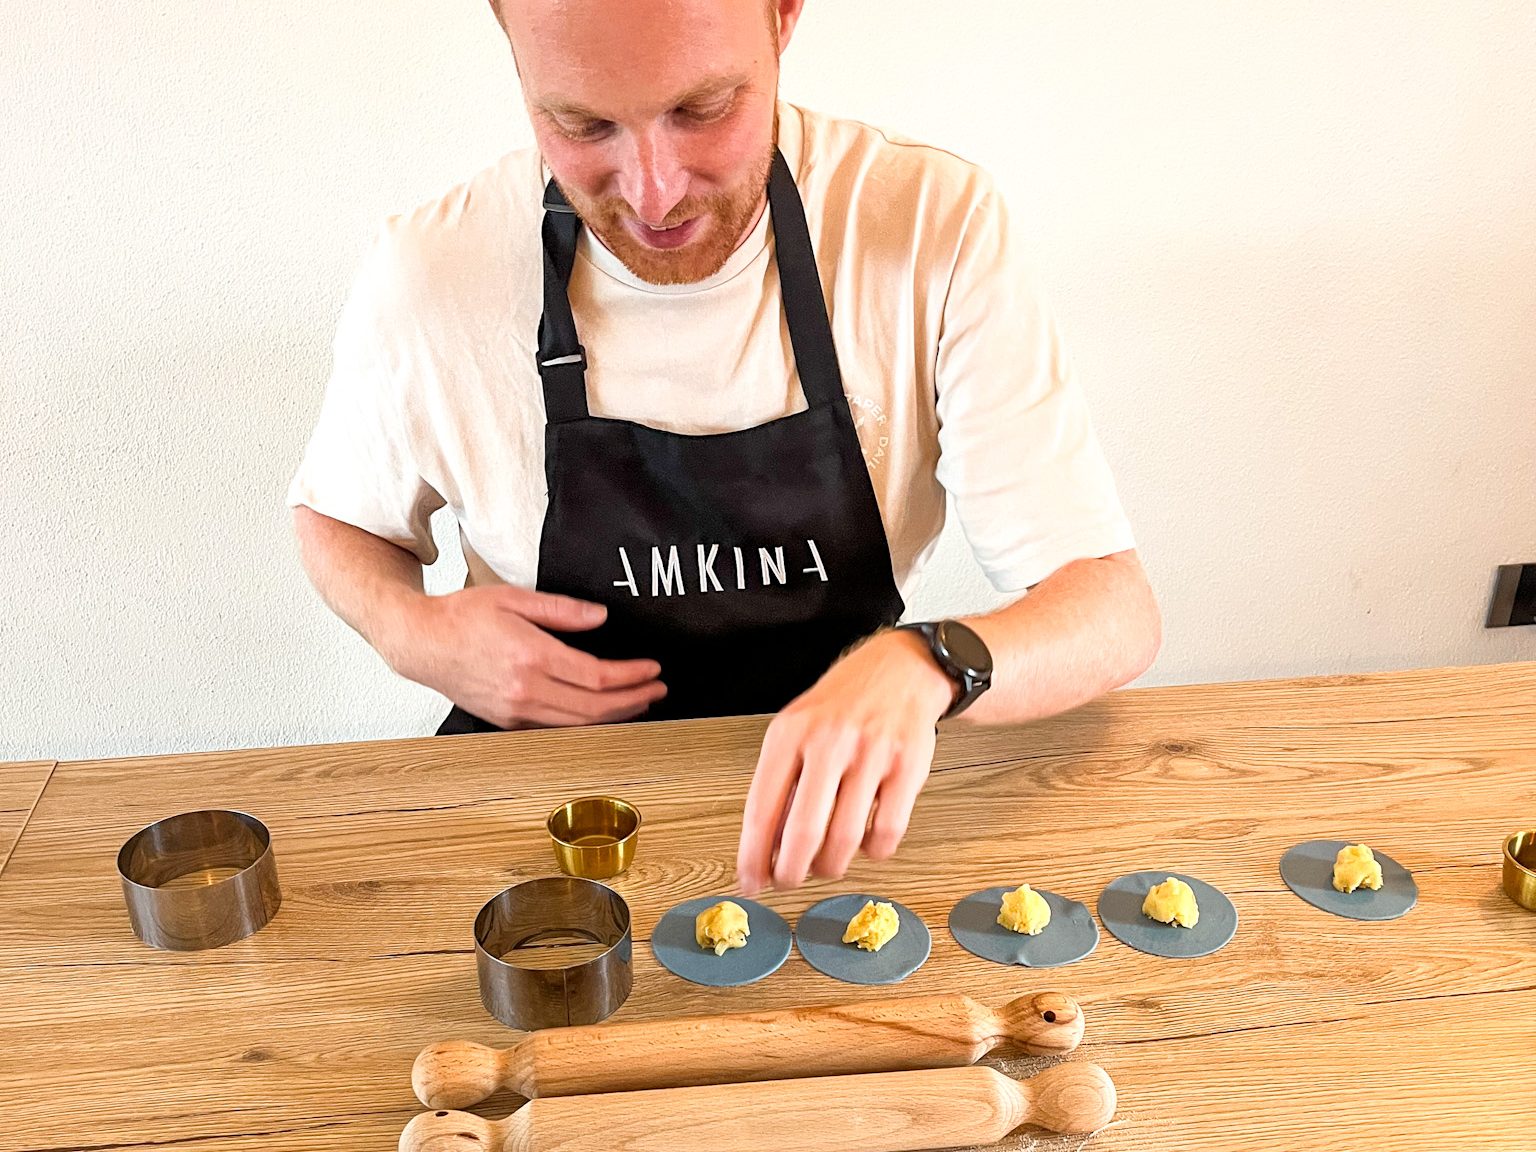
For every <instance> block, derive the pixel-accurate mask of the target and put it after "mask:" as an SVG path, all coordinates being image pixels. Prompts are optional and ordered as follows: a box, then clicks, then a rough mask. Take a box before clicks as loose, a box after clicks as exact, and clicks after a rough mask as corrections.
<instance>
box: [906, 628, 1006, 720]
mask: <svg viewBox="0 0 1536 1152" xmlns="http://www.w3.org/2000/svg"><path fill="white" fill-rule="evenodd" d="M899 627H901V628H904V629H908V630H910V631H913V632H916V633H918V634H919V635H921V636H922V637H923V639H924V640H925V641H926V642H927V644H928V650H929V652H930V653H931V654H932V655H933V658H934V661H935V662H936V663H937V664H938V665H939V667H940V668H941V669H942V670H943V671H944V674H945V675H947V676H948V677H949V678H950V680H951V681H952V682H953V683H954V686H955V698H954V702H953V703H951V704H950V706H949V709H948V710H947V711H946V712H945V713H944V715H942V716H940V717H939V719H940V720H948V719H950V718H951V717H954V716H958V715H960V713H962V712H964V711H965V710H966V709H967V708H969V707H970V706H971V705H972V704H974V703H975V702H976V698H977V697H978V696H980V695H981V694H982V693H983V692H985V691H986V690H987V689H988V688H990V687H991V686H992V654H991V652H989V651H988V650H987V646H986V644H985V643H983V641H982V639H981V637H980V636H978V635H976V633H975V632H974V631H972V630H971V629H970V628H967V627H966V626H965V625H964V624H961V623H960V622H959V621H958V620H930V621H923V622H920V623H914V624H902V625H899Z"/></svg>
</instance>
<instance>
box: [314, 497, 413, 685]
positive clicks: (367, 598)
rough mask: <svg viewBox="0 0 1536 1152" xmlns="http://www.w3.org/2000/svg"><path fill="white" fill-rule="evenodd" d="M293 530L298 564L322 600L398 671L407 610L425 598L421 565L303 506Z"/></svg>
mask: <svg viewBox="0 0 1536 1152" xmlns="http://www.w3.org/2000/svg"><path fill="white" fill-rule="evenodd" d="M293 528H294V533H295V535H297V537H298V540H299V558H300V561H301V562H302V563H303V565H304V571H305V572H306V573H307V574H308V575H309V579H310V582H311V583H312V584H313V585H314V586H315V590H316V591H317V592H319V593H320V598H321V599H322V600H324V601H325V602H326V604H327V605H329V607H330V609H331V611H333V612H335V613H336V615H338V616H340V617H341V618H342V619H343V620H345V621H346V622H347V623H348V624H350V625H351V626H352V628H353V629H354V630H355V631H356V632H357V633H358V634H359V635H360V636H362V638H363V639H364V640H366V641H368V643H369V644H371V645H372V646H373V648H374V650H375V651H377V652H378V653H379V655H381V656H383V657H384V659H385V660H386V661H387V662H388V663H389V664H390V665H391V666H392V667H395V668H396V669H397V670H398V668H399V663H398V662H399V657H400V649H401V647H402V646H403V644H404V643H405V639H406V638H405V636H404V635H403V632H404V629H403V627H402V625H403V622H404V620H405V617H406V608H407V607H408V606H409V605H411V604H413V603H415V602H417V601H419V600H420V598H421V596H422V578H421V561H420V560H418V559H417V558H416V557H415V556H414V555H412V554H411V553H410V552H407V551H406V550H405V549H404V548H401V547H399V546H397V545H395V544H391V543H390V542H389V541H388V540H384V539H382V538H380V537H378V536H375V535H373V534H372V533H370V532H365V531H363V529H361V528H357V527H354V526H353V525H351V524H345V523H343V522H342V521H340V520H333V519H332V518H331V517H329V516H324V515H321V514H320V513H319V512H316V511H314V510H313V509H311V508H306V507H303V506H302V505H301V506H299V507H297V508H295V509H294V510H293Z"/></svg>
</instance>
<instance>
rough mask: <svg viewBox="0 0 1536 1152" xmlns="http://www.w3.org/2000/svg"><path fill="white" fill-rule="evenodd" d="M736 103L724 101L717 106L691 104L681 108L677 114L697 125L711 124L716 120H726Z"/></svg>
mask: <svg viewBox="0 0 1536 1152" xmlns="http://www.w3.org/2000/svg"><path fill="white" fill-rule="evenodd" d="M734 103H735V101H733V100H724V101H721V102H719V103H717V104H703V105H698V104H690V105H686V106H685V107H682V108H679V109H678V110H677V114H678V115H679V116H681V117H683V119H685V120H691V121H693V122H694V123H695V124H710V123H713V122H714V121H716V120H723V119H725V115H726V113H728V112H729V111H730V110H731V106H732V104H734Z"/></svg>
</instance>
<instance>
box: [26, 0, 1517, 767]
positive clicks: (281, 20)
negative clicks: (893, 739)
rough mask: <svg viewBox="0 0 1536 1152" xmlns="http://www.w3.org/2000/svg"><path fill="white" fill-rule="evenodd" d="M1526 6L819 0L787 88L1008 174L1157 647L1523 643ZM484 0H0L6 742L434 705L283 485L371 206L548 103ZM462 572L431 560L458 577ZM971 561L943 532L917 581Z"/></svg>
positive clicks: (231, 734) (350, 731)
mask: <svg viewBox="0 0 1536 1152" xmlns="http://www.w3.org/2000/svg"><path fill="white" fill-rule="evenodd" d="M1532 61H1536V6H1533V5H1531V4H1530V3H1528V0H1502V2H1497V3H1495V2H1458V3H1450V2H1447V0H1438V2H1427V0H1408V2H1404V0H1394V2H1390V3H1388V2H1385V0H1370V2H1363V0H1362V2H1352V3H1344V2H1343V0H1334V2H1331V3H1323V2H1313V3H1304V2H1300V0H1271V2H1269V3H1265V4H1262V5H1260V4H1232V3H1212V2H1192V0H1181V2H1177V3H1174V2H1171V0H1118V2H1114V3H1108V2H1098V3H1083V2H1077V3H1071V4H1065V3H1052V4H1045V3H1034V2H1029V3H1025V2H1021V0H967V3H965V4H964V5H955V4H934V3H924V2H920V0H810V3H809V12H808V14H807V17H806V19H805V21H804V23H803V25H802V27H801V30H800V33H799V35H798V37H797V39H796V42H795V43H794V45H793V46H792V48H791V50H790V54H789V57H788V60H787V62H786V72H785V79H784V91H785V93H786V95H788V96H789V97H790V98H792V99H795V100H798V101H800V102H802V103H806V104H809V105H812V106H814V107H819V108H822V109H825V110H828V111H833V112H839V113H845V114H850V115H854V116H858V117H861V118H863V119H866V120H870V121H872V122H875V123H878V124H882V125H887V126H890V127H893V128H896V129H899V130H901V131H904V132H906V133H908V134H910V135H914V136H917V137H919V138H926V139H929V140H932V141H934V142H937V143H942V144H944V145H946V146H948V147H950V148H952V149H954V150H955V151H958V152H960V153H961V154H962V155H966V156H968V157H970V158H972V159H975V160H977V161H979V162H981V163H984V164H985V165H987V166H988V167H990V168H991V169H993V170H994V171H995V172H996V173H997V174H998V175H999V176H1000V177H1001V178H1002V180H1003V182H1004V184H1005V186H1006V187H1007V189H1008V190H1009V192H1010V194H1011V196H1012V199H1013V201H1014V204H1015V206H1016V208H1017V211H1018V215H1019V217H1020V218H1021V219H1022V220H1023V221H1024V222H1026V227H1027V228H1028V229H1029V231H1030V234H1031V235H1032V236H1033V238H1034V241H1035V247H1036V251H1037V252H1038V256H1039V264H1040V267H1041V270H1042V278H1043V280H1044V282H1045V283H1047V284H1048V285H1050V286H1051V287H1052V289H1053V295H1054V298H1055V301H1056V304H1057V309H1058V312H1059V314H1060V316H1061V318H1062V321H1063V325H1064V328H1065V330H1066V332H1067V335H1068V338H1069V339H1070V341H1071V344H1072V346H1073V348H1074V349H1075V353H1076V359H1077V361H1078V363H1079V365H1080V368H1081V374H1082V377H1083V379H1084V381H1085V383H1086V386H1087V388H1088V389H1089V392H1090V395H1091V400H1092V404H1093V408H1094V411H1095V414H1096V418H1097V421H1098V425H1099V429H1100V433H1101V436H1102V438H1103V441H1104V443H1105V446H1106V448H1107V451H1108V452H1109V454H1110V456H1111V459H1112V461H1113V463H1114V465H1115V466H1116V469H1117V473H1118V476H1119V479H1120V484H1121V489H1122V494H1123V496H1124V498H1125V501H1126V504H1127V506H1128V508H1129V510H1130V512H1131V515H1132V517H1133V520H1134V522H1135V524H1136V526H1137V529H1138V533H1139V537H1140V540H1141V544H1142V551H1143V555H1144V557H1145V560H1146V562H1147V565H1148V567H1149V569H1150V571H1151V573H1152V576H1153V579H1154V582H1155V583H1156V586H1157V588H1158V591H1159V594H1160V596H1161V600H1162V604H1163V607H1164V612H1165V617H1166V625H1167V641H1166V644H1165V646H1164V650H1163V654H1162V657H1161V659H1160V660H1159V662H1158V664H1157V665H1156V667H1155V668H1154V669H1153V671H1152V672H1151V673H1149V675H1148V676H1147V677H1146V678H1145V680H1144V682H1147V683H1171V682H1188V681H1204V680H1220V679H1231V678H1249V677H1266V676H1281V675H1292V674H1301V673H1322V672H1342V671H1361V670H1371V669H1382V668H1392V667H1407V666H1424V665H1440V664H1458V663H1476V662H1490V661H1499V660H1511V659H1528V658H1536V630H1533V629H1529V628H1527V629H1511V630H1505V631H1500V632H1488V631H1485V630H1484V629H1483V628H1482V627H1481V623H1482V617H1483V614H1484V612H1485V611H1486V605H1487V600H1488V597H1489V592H1490V588H1491V579H1492V573H1493V569H1494V567H1495V566H1496V565H1497V564H1499V563H1507V562H1511V561H1517V560H1536V499H1533V491H1536V433H1533V425H1532V410H1533V401H1536V74H1533V73H1536V67H1533V64H1532ZM514 84H515V78H514V75H513V72H512V68H511V63H510V60H509V58H508V54H507V50H506V47H505V44H504V42H503V41H501V40H500V39H499V34H498V30H497V29H496V27H495V25H494V23H493V21H492V19H491V17H490V15H489V13H488V11H486V10H485V7H484V4H483V3H482V0H431V2H428V0H368V2H367V3H355V4H342V5H325V4H314V3H311V2H308V0H302V2H301V0H268V2H266V3H244V4H228V3H225V4H216V3H208V2H207V0H202V2H198V3H194V2H192V0H164V2H161V3H156V4H147V3H143V2H138V3H135V2H133V0H128V2H126V3H117V4H102V3H99V2H97V0H90V2H85V0H6V2H5V6H4V11H3V14H0V109H3V110H4V111H3V114H0V160H3V163H0V405H3V407H0V433H3V445H0V452H3V457H0V459H3V463H0V517H3V523H4V531H5V539H4V547H3V549H0V564H3V569H0V757H10V758H17V757H29V756H47V757H59V758H69V757H79V756H105V755H111V754H120V753H136V752H162V751H173V750H181V749H192V748H210V747H229V746H238V745H265V744H284V743H299V742H306V741H317V740H332V739H350V738H369V737H384V736H396V735H406V734H413V733H417V732H424V731H426V730H428V728H429V726H430V725H431V724H432V722H433V721H434V720H435V719H436V716H437V714H438V713H439V712H440V711H441V708H442V705H441V704H440V702H439V701H438V700H436V699H435V698H434V697H433V696H432V695H431V694H430V693H427V692H425V691H423V690H420V689H416V688H414V687H413V686H410V685H405V684H401V683H399V682H396V681H395V680H394V679H393V678H392V676H391V675H390V674H389V673H388V672H387V671H386V670H385V669H384V668H383V667H382V666H381V664H380V663H379V662H378V661H377V660H376V659H375V658H374V657H373V655H372V653H371V652H370V651H369V650H368V649H367V648H366V647H365V646H364V645H363V644H362V643H361V641H359V640H357V639H356V638H355V637H354V636H352V634H351V633H350V632H348V631H347V629H346V628H345V627H344V626H342V625H341V624H340V623H338V622H337V621H335V620H334V619H332V618H331V617H330V616H329V615H328V614H327V613H326V611H325V610H324V608H323V607H322V606H321V605H320V604H319V602H318V601H317V599H316V598H315V597H314V595H313V594H312V593H311V591H310V590H309V588H308V585H307V584H306V583H305V581H304V578H303V576H302V574H301V572H300V570H299V568H298V565H297V562H296V559H295V555H294V549H293V546H292V544H291V542H290V537H289V533H288V521H287V513H286V511H285V509H284V508H283V506H282V496H283V490H284V487H285V485H286V482H287V479H288V477H289V475H290V473H291V471H292V469H293V467H294V465H295V463H296V461H297V457H298V453H299V451H300V449H301V447H302V445H303V443H304V440H305V438H306V435H307V433H308V430H309V426H310V423H311V420H312V419H313V417H314V415H315V412H316V409H317V406H318V403H319V398H320V392H321V388H322V386H323V383H324V380H325V376H326V371H327V366H328V344H329V340H330V336H331V329H332V325H333V323H334V320H335V316H336V313H337V310H338V308H339V306H340V303H341V300H342V295H343V292H344V290H345V288H346V285H347V282H348V280H349V278H350V276H351V275H352V272H353V269H354V268H355V265H356V262H357V260H358V258H359V256H360V255H361V252H362V249H363V246H364V244H365V242H366V240H367V238H368V236H369V235H370V233H371V230H372V228H373V226H374V223H375V221H376V220H377V218H378V217H379V216H380V215H381V214H383V213H385V212H387V211H391V210H394V209H398V208H400V207H403V206H406V205H409V204H411V203H414V202H416V201H418V200H421V199H424V198H426V197H428V196H431V195H435V194H436V193H437V192H438V191H440V190H441V189H443V188H445V187H447V186H448V185H450V184H452V183H455V182H457V181H458V180H459V179H461V178H462V177H464V176H465V175H467V174H468V173H469V172H471V171H473V170H475V169H476V168H478V167H480V166H482V165H483V164H485V163H487V162H488V161H489V160H491V159H492V158H494V157H495V156H496V155H498V154H500V153H501V152H503V151H505V150H506V149H508V148H511V147H514V146H520V145H522V144H525V143H527V142H528V140H529V135H528V131H527V126H526V123H525V121H524V119H523V115H522V111H521V108H520V106H519V104H518V101H517V98H516V92H515V88H514ZM454 578H455V574H454V573H452V572H445V573H441V574H436V575H434V581H435V586H437V587H440V588H445V587H448V586H451V584H452V582H453V580H454ZM992 600H993V597H992V596H991V594H990V592H989V590H988V589H987V587H986V586H985V583H984V582H983V581H982V579H981V578H980V577H979V575H978V574H977V572H976V570H975V569H974V568H973V567H972V566H971V565H970V563H969V558H968V556H967V554H966V553H965V551H964V546H963V542H959V541H956V540H954V539H947V540H946V543H945V546H944V548H943V550H942V552H941V554H940V557H939V559H938V560H937V561H936V562H935V563H934V564H933V566H932V568H931V569H930V570H929V573H928V574H927V577H926V580H925V583H924V593H923V597H922V599H921V601H920V602H919V603H918V604H916V605H914V608H915V610H916V611H918V612H923V613H930V614H931V613H937V612H939V611H942V610H945V609H971V608H977V607H980V606H982V605H984V604H988V603H991V602H992Z"/></svg>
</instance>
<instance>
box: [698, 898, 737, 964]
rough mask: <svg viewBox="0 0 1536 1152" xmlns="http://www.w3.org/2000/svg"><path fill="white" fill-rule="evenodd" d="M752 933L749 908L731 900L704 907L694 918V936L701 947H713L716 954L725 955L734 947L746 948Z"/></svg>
mask: <svg viewBox="0 0 1536 1152" xmlns="http://www.w3.org/2000/svg"><path fill="white" fill-rule="evenodd" d="M750 935H751V929H749V928H748V927H747V910H746V909H745V908H743V907H742V906H741V905H740V904H733V903H731V901H729V900H722V901H720V903H718V904H716V905H714V906H713V907H711V908H706V909H704V911H702V912H700V913H699V914H698V915H697V916H696V917H694V920H693V937H694V939H695V940H697V941H698V943H699V947H700V948H705V949H709V948H713V949H714V952H715V955H716V956H724V955H725V954H726V952H728V951H729V950H730V949H732V948H745V947H746V945H747V937H748V936H750Z"/></svg>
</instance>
